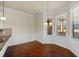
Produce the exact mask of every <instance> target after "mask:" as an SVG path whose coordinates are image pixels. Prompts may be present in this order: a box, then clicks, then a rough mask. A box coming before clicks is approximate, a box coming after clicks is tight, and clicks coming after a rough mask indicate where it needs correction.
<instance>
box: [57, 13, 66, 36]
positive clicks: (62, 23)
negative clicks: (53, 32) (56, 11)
mask: <svg viewBox="0 0 79 59" xmlns="http://www.w3.org/2000/svg"><path fill="white" fill-rule="evenodd" d="M57 35H61V36H65V35H66V15H65V14H64V15H60V16H58V17H57Z"/></svg>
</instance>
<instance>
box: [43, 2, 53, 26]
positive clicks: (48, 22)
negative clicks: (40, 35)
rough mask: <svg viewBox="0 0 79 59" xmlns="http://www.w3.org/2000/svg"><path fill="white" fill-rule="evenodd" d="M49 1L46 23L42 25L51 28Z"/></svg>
mask: <svg viewBox="0 0 79 59" xmlns="http://www.w3.org/2000/svg"><path fill="white" fill-rule="evenodd" d="M49 12H50V10H49V1H47V21H46V22H45V23H44V25H48V26H51V25H52V22H51V17H49Z"/></svg>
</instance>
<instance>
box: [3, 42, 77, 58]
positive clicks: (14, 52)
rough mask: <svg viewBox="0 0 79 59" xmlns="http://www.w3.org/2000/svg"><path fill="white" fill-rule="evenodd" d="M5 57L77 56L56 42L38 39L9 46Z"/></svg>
mask: <svg viewBox="0 0 79 59" xmlns="http://www.w3.org/2000/svg"><path fill="white" fill-rule="evenodd" d="M4 57H76V56H75V55H74V54H73V53H72V52H71V51H70V50H68V49H66V48H63V47H60V46H58V45H55V44H42V43H40V42H38V41H32V42H28V43H23V44H19V45H15V46H10V47H8V48H7V50H6V52H5V54H4Z"/></svg>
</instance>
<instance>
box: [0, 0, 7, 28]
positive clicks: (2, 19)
mask: <svg viewBox="0 0 79 59" xmlns="http://www.w3.org/2000/svg"><path fill="white" fill-rule="evenodd" d="M0 20H1V21H2V25H1V26H2V28H1V29H4V21H5V20H6V18H5V16H4V1H2V17H0Z"/></svg>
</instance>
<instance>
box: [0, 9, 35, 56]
mask: <svg viewBox="0 0 79 59" xmlns="http://www.w3.org/2000/svg"><path fill="white" fill-rule="evenodd" d="M1 16H2V13H1V9H0V17H1ZM5 17H6V18H7V20H6V21H5V24H4V25H5V27H6V28H12V36H11V38H10V39H9V40H8V41H7V43H6V44H5V46H4V47H3V49H2V50H1V51H0V56H2V55H3V54H4V52H5V50H6V48H7V47H8V46H11V45H16V44H21V43H26V42H28V41H32V40H35V34H36V33H35V16H34V15H32V14H28V13H23V12H21V11H17V10H13V9H9V8H5ZM0 24H1V20H0ZM0 27H1V25H0Z"/></svg>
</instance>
